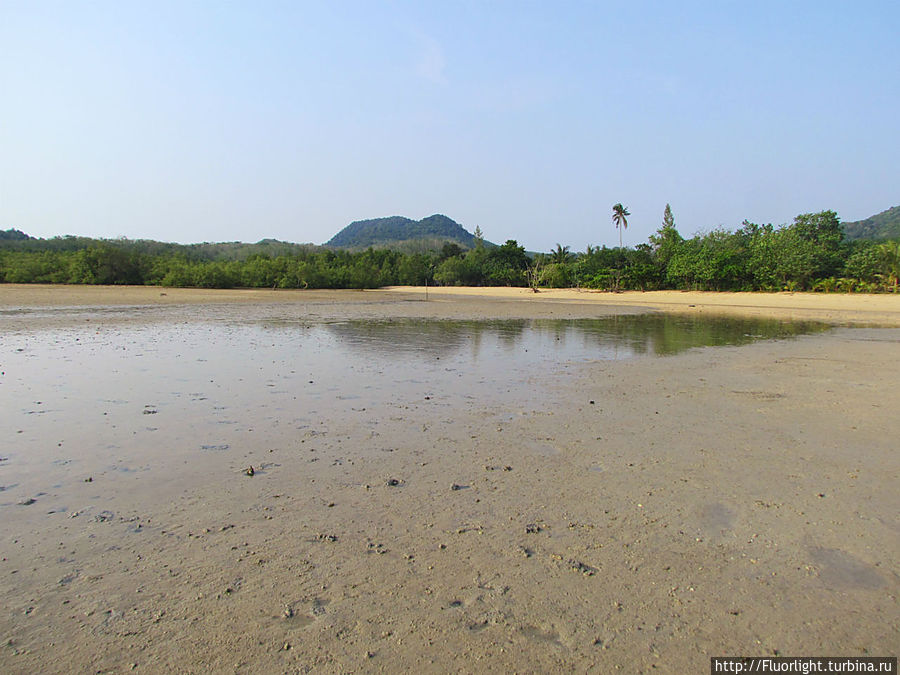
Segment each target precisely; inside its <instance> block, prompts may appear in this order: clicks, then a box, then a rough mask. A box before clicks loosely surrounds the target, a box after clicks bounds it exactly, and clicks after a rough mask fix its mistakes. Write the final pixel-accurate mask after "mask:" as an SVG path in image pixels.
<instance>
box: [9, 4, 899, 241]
mask: <svg viewBox="0 0 900 675" xmlns="http://www.w3.org/2000/svg"><path fill="white" fill-rule="evenodd" d="M898 35H900V3H897V2H896V1H894V0H885V1H884V2H865V1H856V2H851V1H850V0H847V1H845V2H831V1H828V0H816V1H814V2H800V1H792V0H779V1H776V2H764V1H758V0H753V1H752V2H748V1H747V0H741V2H727V1H725V0H710V1H709V2H686V1H683V0H682V1H678V2H676V1H674V0H673V1H672V2H621V3H620V2H600V1H597V2H548V1H546V0H544V1H541V2H500V1H497V2H487V1H484V2H467V1H463V0H458V1H451V0H446V1H437V0H419V1H416V2H401V1H394V2H391V1H384V2H379V1H376V0H371V1H368V2H343V1H340V0H327V1H325V0H323V1H322V2H299V1H295V2H265V1H260V0H253V1H252V2H251V1H250V0H247V1H246V2H225V1H218V2H213V1H209V2H197V1H188V0H179V1H177V2H165V1H161V0H148V1H146V2H134V1H130V0H116V1H114V2H104V1H91V2H84V1H77V0H63V1H62V2H45V1H43V0H21V1H18V0H12V1H11V0H0V229H6V228H9V227H16V228H19V229H21V230H24V231H25V232H27V233H29V234H31V235H34V236H43V237H48V236H54V235H58V234H78V235H86V236H98V237H118V236H126V237H129V238H150V239H159V240H163V241H179V242H199V241H231V240H241V241H257V240H259V239H262V238H265V237H273V238H277V239H283V240H288V241H296V242H309V241H311V242H314V243H322V242H324V241H325V240H327V239H329V238H330V237H331V236H332V235H333V234H334V233H335V232H337V231H338V230H340V229H341V228H342V227H344V226H345V225H347V224H348V223H349V222H350V221H352V220H357V219H361V218H375V217H380V216H389V215H405V216H409V217H411V218H415V219H418V218H422V217H424V216H427V215H430V214H432V213H444V214H446V215H448V216H450V217H451V218H453V219H454V220H457V221H458V222H460V223H461V224H462V225H463V226H464V227H466V228H467V229H468V230H469V231H472V230H474V228H475V226H476V225H479V226H480V227H481V229H482V230H483V231H484V234H485V237H486V238H487V239H490V240H491V241H496V242H503V241H505V240H506V239H510V238H515V239H517V240H518V241H519V243H520V244H523V245H524V246H526V247H527V248H528V249H529V250H537V251H546V250H549V249H550V248H552V247H553V246H554V245H555V244H556V243H557V242H559V243H562V244H563V245H569V246H571V247H572V249H573V250H583V249H584V247H585V246H586V245H587V244H595V245H597V244H607V245H615V244H618V234H617V231H616V230H615V228H614V225H613V223H612V220H611V211H612V205H613V204H614V203H616V202H622V203H624V204H625V205H626V206H627V207H628V208H629V209H630V211H631V213H632V216H631V218H630V219H629V228H628V230H627V231H626V232H625V243H626V244H629V245H634V244H637V243H640V242H644V241H646V239H647V237H648V236H649V235H650V234H651V233H653V232H654V231H655V230H656V229H657V228H658V227H659V225H660V223H661V221H662V215H663V209H664V208H665V205H666V203H667V202H669V203H670V204H671V205H672V209H673V211H674V213H675V220H676V225H677V226H678V228H679V230H681V232H682V234H685V235H689V234H693V233H695V232H696V231H698V230H709V229H712V228H714V227H718V226H724V227H727V228H729V229H733V228H734V227H737V226H739V225H740V223H741V221H742V220H744V219H745V218H746V219H748V220H751V221H753V222H759V223H767V222H772V223H775V224H778V223H784V222H790V221H791V220H792V219H793V217H794V216H795V215H797V214H798V213H804V212H810V211H820V210H823V209H834V210H836V211H837V212H838V214H839V215H840V216H841V218H842V219H843V220H848V221H849V220H857V219H860V218H864V217H866V216H869V215H872V214H874V213H876V212H879V211H882V210H884V209H886V208H888V207H890V206H894V205H897V204H900V38H898Z"/></svg>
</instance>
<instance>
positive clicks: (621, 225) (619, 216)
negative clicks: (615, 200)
mask: <svg viewBox="0 0 900 675" xmlns="http://www.w3.org/2000/svg"><path fill="white" fill-rule="evenodd" d="M630 215H631V214H630V213H628V207H627V206H622V204H621V203H620V204H616V205H615V206H613V215H612V219H613V222H614V223H615V224H616V229H617V230H618V231H619V248H622V230H623V229H625V228H627V227H628V219H627V218H626V216H630Z"/></svg>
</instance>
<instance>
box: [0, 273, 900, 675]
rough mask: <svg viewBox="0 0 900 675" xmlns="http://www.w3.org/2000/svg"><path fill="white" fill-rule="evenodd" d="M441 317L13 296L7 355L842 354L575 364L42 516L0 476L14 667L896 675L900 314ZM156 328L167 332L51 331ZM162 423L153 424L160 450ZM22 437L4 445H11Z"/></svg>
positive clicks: (617, 303) (102, 478)
mask: <svg viewBox="0 0 900 675" xmlns="http://www.w3.org/2000/svg"><path fill="white" fill-rule="evenodd" d="M160 293H165V295H160ZM420 295H424V289H397V290H385V291H366V292H349V293H341V292H319V291H316V292H291V291H224V292H218V291H199V290H182V289H158V288H124V289H120V288H114V289H109V288H86V287H23V286H0V305H2V306H3V307H5V308H7V309H8V310H10V311H9V312H7V313H6V314H4V315H3V316H2V317H0V344H3V345H4V352H3V355H2V358H3V360H4V366H5V367H6V368H7V369H8V368H9V367H8V365H7V364H8V363H10V362H12V361H11V357H10V355H9V354H7V353H6V349H14V348H15V347H14V346H13V343H12V342H11V339H12V338H13V337H14V338H15V339H16V340H21V339H22V336H27V335H38V334H40V335H41V336H47V335H50V336H55V335H57V332H56V331H62V332H61V333H59V335H61V336H63V337H65V336H69V337H70V338H71V339H73V340H74V337H81V336H83V335H88V334H92V335H93V334H96V333H97V332H98V331H97V330H96V329H97V328H99V333H100V334H101V335H107V334H108V333H112V334H113V335H115V331H118V330H129V331H130V330H133V328H132V327H133V326H135V325H136V326H142V325H143V324H142V322H146V321H149V320H152V321H155V322H157V323H158V324H159V325H157V326H156V327H155V328H154V330H164V326H165V323H166V321H169V322H172V323H173V325H174V324H176V323H178V325H181V323H183V322H185V321H189V320H197V317H204V316H206V317H207V318H208V319H209V321H212V322H217V321H218V322H221V323H222V325H227V324H228V322H229V321H233V320H234V319H235V317H240V316H243V315H246V313H247V312H248V311H249V310H248V309H246V308H247V307H249V306H250V305H253V306H254V307H256V306H260V307H262V308H263V309H262V310H259V311H262V312H263V315H264V316H268V315H269V314H271V315H272V316H280V315H282V314H284V313H285V309H284V306H283V305H285V304H288V305H289V306H290V312H291V316H292V317H294V318H295V319H297V320H298V321H300V320H302V319H303V317H308V318H310V319H312V318H315V319H317V320H321V319H328V318H329V317H333V318H336V319H340V320H346V319H348V318H362V319H368V318H380V319H392V318H397V317H410V316H412V317H421V316H424V317H445V316H446V317H453V318H460V317H463V318H472V317H474V318H482V317H493V316H498V317H516V316H522V317H550V316H552V317H573V318H578V317H587V316H596V315H597V314H598V313H609V312H613V313H615V312H619V311H621V312H633V311H640V310H641V308H647V309H652V310H654V311H674V310H676V309H677V310H678V311H683V312H688V313H692V312H693V313H697V312H707V311H709V312H712V311H713V309H714V310H715V311H716V312H720V311H721V312H727V311H733V312H749V313H757V312H759V313H763V314H772V315H776V316H779V317H787V316H790V317H795V318H801V317H802V318H817V319H826V320H828V321H829V322H831V323H833V324H835V325H838V326H840V327H838V328H835V329H833V330H830V331H828V332H825V333H821V334H814V335H808V336H803V337H798V338H793V339H790V340H777V341H766V342H757V343H755V344H750V345H743V346H736V347H708V348H702V349H694V350H691V351H688V352H685V353H682V354H679V355H676V356H671V357H666V358H646V359H631V360H624V361H603V360H598V361H595V362H589V363H578V364H565V363H560V364H559V367H558V368H557V369H553V368H551V369H549V370H541V371H540V372H537V371H536V372H535V373H534V374H533V375H529V374H528V373H524V374H522V375H521V377H520V378H519V384H518V386H519V387H520V389H519V390H518V391H520V392H521V393H520V394H519V395H515V394H516V391H515V390H514V391H513V392H512V394H510V395H508V396H503V397H487V398H485V399H484V400H479V399H478V398H475V399H472V400H467V399H464V398H452V399H451V398H450V396H449V394H445V393H444V392H441V391H430V390H429V391H426V389H425V388H422V389H421V391H420V390H419V389H416V388H414V387H412V388H410V389H409V390H408V391H406V392H405V393H403V394H402V395H399V394H398V396H397V399H396V400H395V401H393V404H394V405H393V406H392V407H391V408H390V409H389V410H388V409H384V410H382V409H379V410H365V411H362V410H360V409H361V408H363V407H365V405H364V404H363V403H361V402H359V401H356V400H346V401H343V402H342V403H341V405H342V406H343V407H341V408H340V411H341V414H326V415H324V416H322V417H321V418H320V419H316V420H314V421H313V422H312V423H311V424H309V425H308V426H307V427H306V428H302V429H299V428H291V429H284V430H281V429H278V428H274V427H273V426H272V424H271V420H270V424H269V427H268V428H257V429H255V430H253V431H252V432H251V431H247V430H243V432H242V434H243V435H242V436H241V438H242V439H243V440H240V441H235V447H234V448H231V449H230V453H231V454H228V453H223V454H220V455H208V457H210V459H209V463H208V464H204V465H201V466H199V467H198V466H193V465H192V464H193V463H189V462H188V461H187V459H188V457H187V456H186V458H185V462H184V463H183V464H182V465H180V466H172V467H164V470H163V471H162V472H161V473H154V471H156V469H152V470H148V472H147V473H146V474H141V473H140V472H139V471H135V472H133V473H130V472H128V471H124V472H123V471H119V470H109V471H105V472H103V473H98V474H97V475H92V476H90V477H91V478H93V480H92V481H90V482H85V479H86V478H87V477H88V476H82V475H81V474H80V473H78V474H72V476H73V477H72V478H69V479H61V482H60V483H59V484H58V487H51V489H49V490H48V494H46V495H30V493H29V494H24V493H22V494H19V492H18V490H20V488H17V487H15V486H14V483H16V482H22V483H25V482H27V480H28V477H27V476H22V477H21V478H14V477H15V475H16V471H17V469H16V465H15V464H14V463H10V462H9V461H2V462H0V485H2V486H4V487H5V488H7V489H5V490H4V491H3V492H0V497H2V499H0V501H3V502H5V503H6V504H5V505H4V506H2V507H0V509H2V512H3V516H4V517H3V519H2V524H0V544H2V550H3V553H2V560H0V638H2V645H0V666H2V670H3V671H4V672H14V673H19V672H21V673H25V672H35V671H41V672H73V671H76V672H82V671H86V670H92V671H116V672H117V671H121V670H128V669H130V668H132V667H133V668H134V669H135V670H137V671H141V670H143V671H145V672H160V671H173V672H210V671H212V672H253V673H257V672H258V673H267V672H309V671H316V672H380V671H391V672H394V671H400V670H413V669H415V670H420V671H423V672H447V671H466V672H483V671H487V670H492V671H508V672H511V671H518V672H552V671H559V670H575V671H585V670H593V671H596V672H609V671H612V670H613V669H615V668H617V667H618V668H620V669H621V670H623V671H624V672H638V671H644V672H647V671H649V670H651V669H655V670H657V671H659V672H672V673H677V672H704V671H706V669H708V667H709V665H708V664H709V661H708V658H709V656H712V655H729V654H734V655H737V654H740V655H771V654H782V655H785V654H788V655H798V654H803V655H836V654H840V655H864V654H865V655H888V654H892V653H893V651H892V650H895V649H896V635H897V634H898V629H900V626H898V624H900V609H898V604H897V593H898V590H900V569H898V563H897V561H898V560H900V519H898V514H900V496H898V491H897V489H896V484H897V478H898V474H900V460H898V456H897V449H896V438H897V437H898V435H900V434H898V432H900V421H898V416H897V415H896V404H895V400H896V383H897V382H898V381H900V359H898V358H897V357H898V355H900V329H898V328H897V326H900V308H898V306H897V302H896V301H897V300H898V299H900V298H896V297H892V296H824V295H806V294H794V295H788V294H775V295H772V296H770V295H759V296H757V295H755V294H754V295H750V294H746V295H745V294H705V293H704V294H677V293H671V294H670V293H662V294H651V293H646V294H615V295H613V294H586V293H577V292H574V291H568V292H555V291H553V292H547V293H544V292H542V293H539V294H531V293H529V292H527V291H523V290H522V289H479V290H478V293H477V294H475V295H472V294H470V292H469V291H468V289H449V290H446V289H440V290H439V291H437V292H436V291H435V290H434V289H429V302H428V303H424V302H421V301H420V297H419V296H420ZM479 296H480V297H479ZM585 298H587V299H586V300H585ZM431 300H434V302H432V301H431ZM729 300H730V301H731V304H729V302H728V301H729ZM154 303H157V304H159V303H166V304H167V307H166V308H164V310H165V311H162V312H161V313H160V314H158V315H152V316H150V317H149V318H148V316H147V315H145V314H142V313H141V312H125V313H122V314H119V313H107V314H104V313H103V312H100V313H96V314H94V315H90V313H88V314H78V320H77V321H75V320H73V319H72V317H71V315H69V314H67V312H65V311H63V312H58V313H55V312H51V313H49V314H40V313H39V312H37V313H36V312H35V310H36V308H41V307H43V308H48V307H51V308H52V307H75V308H79V307H94V308H97V307H100V308H102V307H109V306H114V305H116V304H118V305H127V306H149V305H153V304H154ZM276 305H278V306H280V309H276V308H275V306H276ZM690 305H694V307H691V306H690ZM181 306H186V307H189V308H190V310H189V311H186V310H184V311H183V310H182V309H179V307H181ZM242 307H244V308H245V309H242ZM27 308H30V309H29V311H23V312H19V311H18V310H22V309H27ZM635 308H637V309H635ZM30 312H31V313H30ZM166 312H174V313H173V314H166ZM267 313H268V314H267ZM167 316H168V317H169V318H166V317H167ZM92 317H93V318H92ZM97 317H100V323H99V326H98V325H96V324H97ZM173 317H175V318H173ZM191 317H193V319H191ZM85 318H92V321H91V323H92V324H95V326H92V329H93V332H89V331H87V329H85V328H84V327H83V324H84V323H85V321H84V320H85ZM856 322H859V323H863V324H866V325H867V326H868V327H863V328H850V327H843V326H846V325H848V324H853V323H856ZM871 324H879V325H885V326H893V328H873V327H871ZM160 326H162V328H160ZM76 327H77V332H71V331H75V330H76ZM141 330H143V329H142V328H141ZM65 331H70V332H65ZM154 334H155V333H154ZM163 334H165V333H163ZM179 334H180V333H179ZM129 335H130V333H129ZM110 339H112V338H110ZM126 346H127V345H126ZM262 347H263V345H261V346H260V348H261V349H262ZM144 350H145V352H146V347H144ZM37 358H40V352H38V353H37ZM140 358H147V357H146V355H145V356H141V357H140ZM252 358H253V357H252V356H248V361H249V362H252ZM0 370H3V368H0ZM273 372H274V371H273ZM273 372H267V373H266V375H265V378H263V377H262V376H260V382H259V384H262V385H263V386H265V385H266V384H267V383H268V382H269V380H270V379H272V378H273ZM242 377H243V378H244V383H245V385H242V386H246V383H247V382H252V376H251V374H250V373H249V371H248V373H247V374H245V375H243V376H242ZM275 384H276V385H277V384H278V383H277V382H275ZM426 385H427V382H426V383H425V384H422V385H421V386H422V387H426ZM3 391H4V390H3V389H0V395H3ZM426 395H427V396H428V398H427V399H426V398H425V396H426ZM198 398H199V397H198ZM591 401H593V403H591ZM32 403H33V402H32ZM3 404H4V409H6V410H10V409H15V410H18V409H19V407H20V404H19V402H18V401H9V400H4V401H3ZM205 404H206V402H201V403H196V405H205ZM111 405H115V404H114V403H112V404H111ZM354 409H355V410H354ZM110 410H113V408H111V409H110ZM331 410H337V408H332V409H331ZM319 412H320V415H321V411H319ZM166 413H167V410H166V409H165V408H161V409H160V410H159V411H158V413H156V414H147V415H142V414H141V412H140V410H138V411H137V412H136V413H135V414H136V416H137V417H136V419H137V420H138V421H139V424H140V426H142V427H147V426H150V425H153V426H156V427H160V428H161V429H163V430H164V425H165V424H166V423H167V420H166ZM296 414H298V415H299V414H300V413H296ZM173 417H174V416H173ZM7 419H9V418H7ZM23 419H24V418H23ZM27 419H28V420H29V423H31V421H32V420H40V417H35V416H31V417H29V418H27ZM277 419H280V415H274V416H272V420H277ZM225 421H228V420H225ZM37 423H38V422H37V421H35V422H34V424H37ZM121 423H122V424H125V423H126V418H125V417H123V418H122V422H121ZM21 424H22V423H20V421H19V420H18V419H16V420H13V421H12V422H4V424H3V426H2V427H0V429H2V434H3V443H4V448H12V449H13V450H14V449H15V448H14V446H15V443H16V440H17V433H16V432H17V431H18V429H19V428H20V426H21ZM134 424H135V425H136V428H137V425H138V422H134ZM188 437H189V435H188ZM89 438H90V434H89V433H86V434H85V438H84V439H82V441H83V442H86V441H87V440H89ZM175 438H177V436H176V437H175ZM257 439H259V440H257ZM51 440H55V439H48V442H49V441H51ZM238 446H239V447H238ZM63 447H64V448H65V449H66V453H67V456H71V455H72V450H71V447H70V444H69V443H68V441H67V443H66V444H64V446H63ZM211 452H213V453H215V452H216V450H215V449H212V450H211ZM9 454H11V453H10V451H9V450H6V449H4V450H3V451H0V457H3V458H6V457H7V456H8V455H9ZM198 456H199V455H198ZM250 464H253V465H255V466H256V467H259V468H260V469H261V470H260V471H258V472H257V473H256V475H254V476H253V477H249V476H246V475H245V474H244V473H243V470H244V469H245V468H246V465H250ZM124 468H126V469H129V470H131V469H140V468H141V466H140V464H139V463H137V464H132V465H129V466H127V467H124ZM200 469H202V470H200ZM60 470H61V471H63V469H62V468H61V469H60ZM61 475H62V476H65V475H67V474H65V473H62V474H61ZM143 475H152V476H153V477H154V482H153V484H152V485H151V488H150V489H147V488H146V487H140V488H139V487H138V486H140V485H142V482H141V480H142V476H143ZM74 476H77V478H75V477H74ZM29 496H33V497H36V501H35V502H34V503H33V504H30V505H24V504H20V503H19V502H20V501H24V498H25V497H29ZM57 506H59V507H65V510H54V508H53V507H57ZM51 510H54V512H52V513H49V512H48V511H51Z"/></svg>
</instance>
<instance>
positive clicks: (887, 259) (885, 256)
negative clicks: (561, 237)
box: [557, 241, 900, 292]
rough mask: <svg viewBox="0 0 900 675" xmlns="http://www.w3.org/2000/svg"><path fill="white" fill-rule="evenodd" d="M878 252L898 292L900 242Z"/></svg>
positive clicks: (889, 243) (886, 278)
mask: <svg viewBox="0 0 900 675" xmlns="http://www.w3.org/2000/svg"><path fill="white" fill-rule="evenodd" d="M558 245H559V244H557V246H558ZM877 250H878V257H879V259H880V261H881V266H882V270H884V273H883V274H881V275H880V276H881V278H882V279H884V281H885V287H888V286H892V287H893V290H894V291H895V292H896V291H897V287H898V285H900V241H886V242H885V243H883V244H881V245H879V246H878V249H877Z"/></svg>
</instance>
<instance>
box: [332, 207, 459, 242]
mask: <svg viewBox="0 0 900 675" xmlns="http://www.w3.org/2000/svg"><path fill="white" fill-rule="evenodd" d="M421 240H426V241H430V242H434V243H435V244H436V248H440V246H441V245H442V244H444V243H445V242H448V241H450V242H454V243H456V244H459V245H460V246H463V247H465V248H472V247H473V246H474V245H475V236H474V235H472V234H471V233H470V232H468V231H467V230H466V229H465V228H463V226H462V225H460V224H459V223H457V222H456V221H454V220H452V219H450V218H448V217H447V216H443V215H440V214H435V215H433V216H428V217H427V218H422V220H412V219H411V218H404V217H403V216H391V217H389V218H373V219H371V220H357V221H354V222H352V223H350V224H349V225H348V226H347V227H345V228H344V229H343V230H341V231H340V232H338V233H337V234H336V235H334V236H333V237H332V238H331V239H329V240H328V241H327V242H325V246H331V247H334V248H351V249H352V248H357V249H358V248H368V247H369V246H373V247H376V248H388V247H390V248H397V247H398V245H400V244H403V243H407V244H408V243H411V242H415V241H421Z"/></svg>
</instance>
